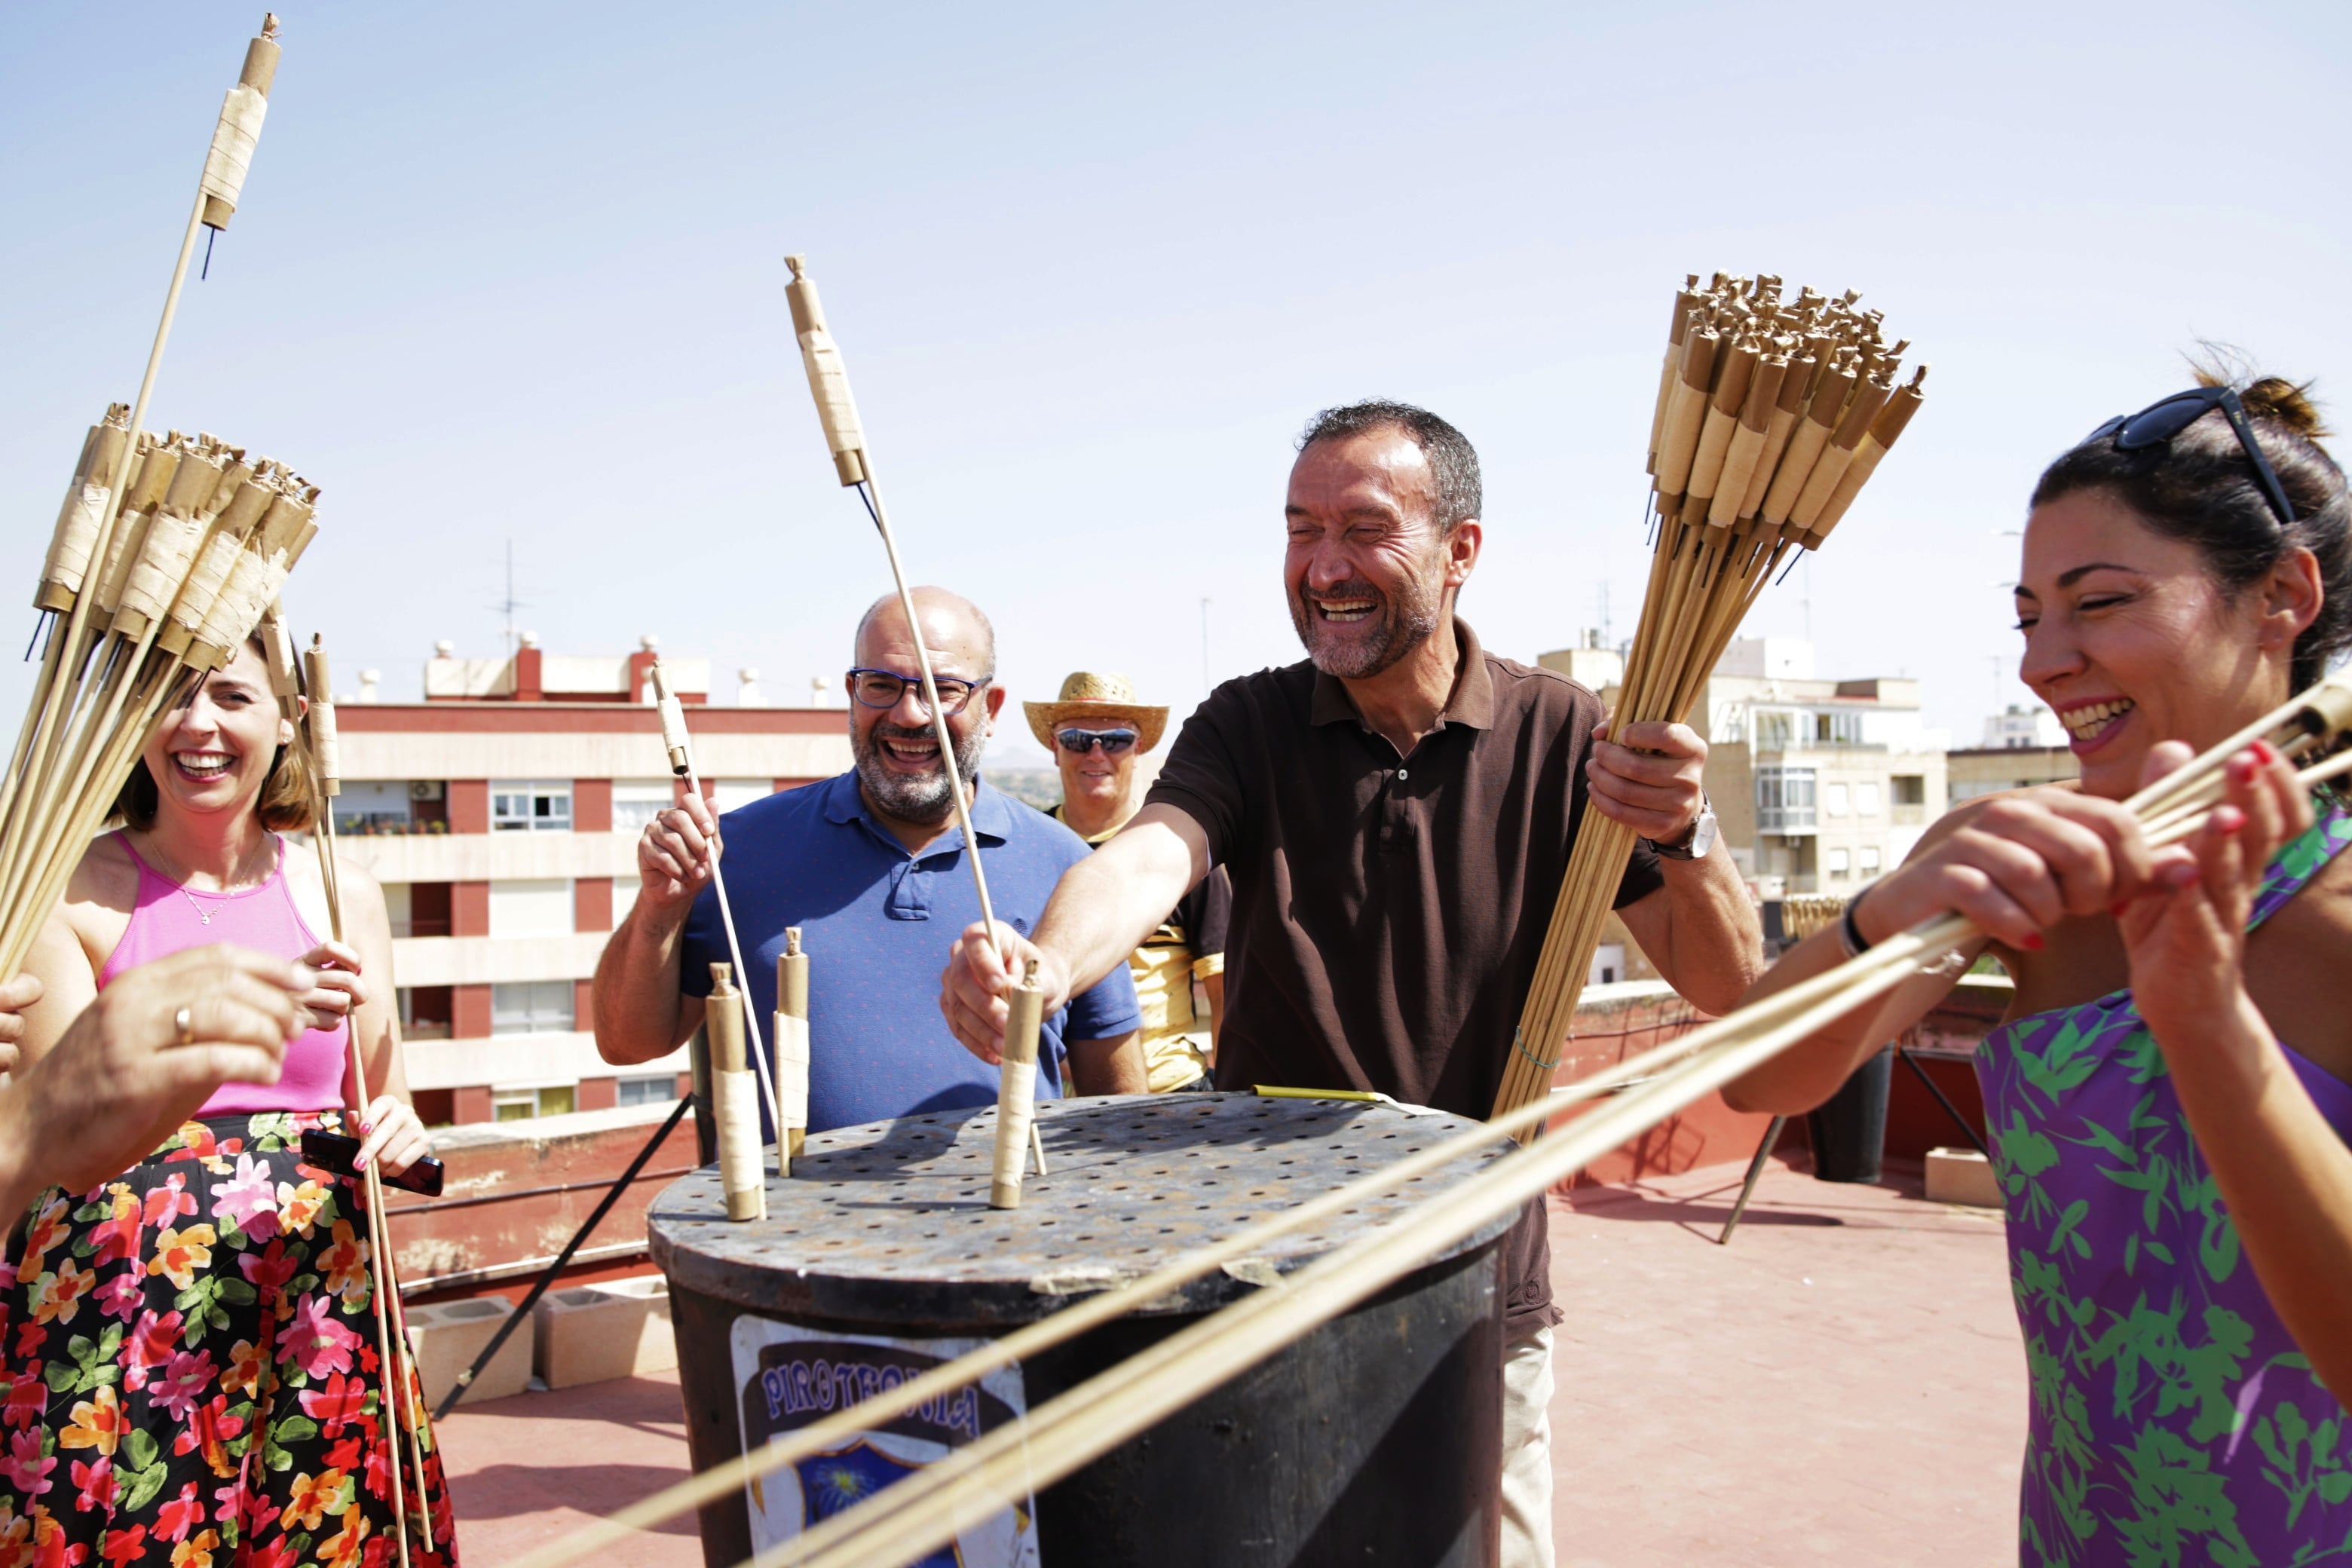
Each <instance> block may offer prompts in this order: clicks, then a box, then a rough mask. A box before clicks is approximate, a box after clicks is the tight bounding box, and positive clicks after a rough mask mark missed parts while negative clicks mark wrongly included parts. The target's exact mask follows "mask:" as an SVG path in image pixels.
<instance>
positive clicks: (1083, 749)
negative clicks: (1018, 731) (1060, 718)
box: [1054, 730, 1135, 757]
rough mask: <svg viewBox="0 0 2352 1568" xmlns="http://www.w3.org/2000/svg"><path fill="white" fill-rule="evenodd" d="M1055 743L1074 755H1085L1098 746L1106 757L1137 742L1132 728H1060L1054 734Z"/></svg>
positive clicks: (1112, 755)
mask: <svg viewBox="0 0 2352 1568" xmlns="http://www.w3.org/2000/svg"><path fill="white" fill-rule="evenodd" d="M1054 742H1055V744H1056V745H1058V746H1060V747H1061V748H1062V750H1064V751H1066V752H1069V753H1070V754H1071V755H1072V756H1077V757H1083V756H1085V755H1086V754H1087V752H1090V751H1092V750H1094V748H1096V747H1097V746H1100V747H1101V748H1102V749H1103V755H1104V756H1106V757H1116V756H1118V755H1119V754H1120V753H1121V752H1125V751H1126V750H1127V749H1128V748H1129V746H1132V745H1134V744H1135V731H1132V730H1060V731H1055V734H1054Z"/></svg>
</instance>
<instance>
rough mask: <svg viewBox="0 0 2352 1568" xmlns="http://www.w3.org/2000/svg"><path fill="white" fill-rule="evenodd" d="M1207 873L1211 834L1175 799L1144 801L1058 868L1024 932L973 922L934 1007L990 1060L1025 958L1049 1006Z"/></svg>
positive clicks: (1125, 950)
mask: <svg viewBox="0 0 2352 1568" xmlns="http://www.w3.org/2000/svg"><path fill="white" fill-rule="evenodd" d="M1208 874H1209V836H1208V835H1207V834H1205V833H1203V832H1202V830H1201V825H1200V824H1199V823H1197V822H1195V821H1193V820H1192V817H1191V816H1187V815H1186V814H1185V813H1183V812H1181V811H1179V810H1177V809H1176V808H1175V807H1174V806H1172V805H1147V806H1145V807H1144V808H1143V809H1142V810H1141V811H1139V812H1138V813H1136V814H1135V817H1134V820H1132V821H1130V822H1129V824H1128V825H1127V826H1125V827H1124V828H1122V829H1120V830H1119V834H1118V837H1116V838H1114V839H1112V840H1111V841H1110V842H1109V843H1108V844H1106V845H1104V846H1103V847H1101V848H1099V849H1097V850H1096V851H1095V852H1094V853H1093V854H1091V855H1089V856H1087V858H1085V859H1083V860H1081V861H1079V862H1078V863H1077V864H1076V865H1075V866H1073V867H1071V868H1069V869H1068V870H1066V871H1065V872H1063V873H1062V879H1061V881H1060V882H1059V883H1057V884H1055V888H1054V896H1053V898H1052V899H1051V900H1048V901H1047V903H1046V905H1045V915H1044V916H1043V917H1042V918H1041V919H1040V920H1039V921H1037V930H1036V932H1035V934H1034V937H1024V936H1022V935H1021V933H1020V932H1018V931H1014V930H1013V928H1012V927H1011V926H1008V925H1006V924H1004V923H1003V921H999V922H998V923H997V926H996V930H995V931H993V932H992V931H989V930H988V929H987V928H986V927H984V926H982V925H981V924H980V923H979V922H977V921H974V922H973V923H972V924H971V926H969V927H967V928H966V929H965V931H964V933H963V935H961V937H959V938H957V939H956V944H955V947H954V948H953V949H952V950H951V951H950V952H949V954H948V966H947V970H946V972H945V973H942V974H941V975H940V1014H941V1015H942V1016H945V1017H946V1019H947V1022H948V1027H949V1028H950V1030H952V1031H953V1032H954V1034H955V1037H956V1038H957V1039H959V1040H961V1041H962V1042H963V1046H964V1048H965V1049H966V1050H968V1051H970V1052H971V1054H972V1055H974V1056H976V1057H978V1058H980V1059H981V1060H982V1061H984V1062H987V1063H989V1064H990V1065H991V1066H993V1065H994V1064H995V1063H996V1062H997V1060H998V1059H999V1058H1001V1057H1002V1055H1003V1044H1004V1015H1005V1002H1004V993H1005V992H1006V991H1007V990H1009V989H1010V988H1011V987H1012V986H1013V984H1014V982H1015V980H1016V979H1017V978H1018V977H1019V976H1020V974H1021V973H1023V971H1024V967H1025V965H1026V964H1027V962H1028V961H1029V960H1030V959H1033V958H1034V959H1035V960H1036V961H1037V983H1038V984H1040V985H1042V986H1043V987H1045V1011H1046V1012H1047V1013H1048V1014H1051V1013H1053V1012H1054V1011H1055V1009H1056V1008H1059V1007H1062V1006H1065V1005H1067V1004H1068V1002H1069V1000H1070V998H1071V997H1073V996H1076V994H1079V993H1080V992H1082V991H1085V990H1087V988H1088V987H1090V986H1092V985H1094V984H1096V983H1097V981H1099V980H1101V979H1102V978H1103V976H1105V975H1107V974H1108V973H1110V972H1111V971H1112V970H1113V969H1116V968H1118V966H1119V965H1120V964H1122V963H1126V962H1127V955H1128V954H1129V953H1130V952H1134V951H1135V949H1136V947H1137V946H1138V944H1139V943H1140V942H1142V941H1143V939H1144V938H1145V937H1147V936H1149V935H1150V934H1151V931H1152V930H1153V928H1154V927H1156V926H1158V925H1159V924H1160V921H1164V920H1166V919H1167V918H1168V911H1169V910H1172V909H1174V908H1175V907H1176V903H1177V900H1180V899H1181V898H1182V897H1183V896H1184V895H1185V894H1186V893H1188V892H1190V891H1192V885H1193V884H1194V883H1195V882H1198V881H1199V880H1200V879H1202V878H1203V877H1205V876H1207V875H1208Z"/></svg>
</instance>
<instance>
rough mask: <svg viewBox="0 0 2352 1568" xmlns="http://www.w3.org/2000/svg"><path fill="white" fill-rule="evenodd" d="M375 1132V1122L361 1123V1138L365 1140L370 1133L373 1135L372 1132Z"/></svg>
mask: <svg viewBox="0 0 2352 1568" xmlns="http://www.w3.org/2000/svg"><path fill="white" fill-rule="evenodd" d="M373 1131H375V1123H374V1122H373V1121H362V1122H361V1123H360V1136H361V1137H362V1138H364V1137H366V1136H367V1135H368V1134H369V1133H371V1132H373Z"/></svg>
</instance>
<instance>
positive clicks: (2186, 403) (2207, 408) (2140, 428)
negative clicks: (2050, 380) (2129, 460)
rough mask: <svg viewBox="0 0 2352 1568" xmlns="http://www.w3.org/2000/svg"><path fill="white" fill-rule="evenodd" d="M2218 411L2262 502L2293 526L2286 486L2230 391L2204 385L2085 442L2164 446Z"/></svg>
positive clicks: (2126, 448) (2133, 448) (2115, 422)
mask: <svg viewBox="0 0 2352 1568" xmlns="http://www.w3.org/2000/svg"><path fill="white" fill-rule="evenodd" d="M2216 408H2218V409H2220V410H2221V415H2222V417H2224V418H2226V419H2227V420H2229V422H2230V428H2231V430H2233V431H2235V432H2236V433H2237V437H2238V445H2239V446H2241V447H2244V448H2245V449H2246V456H2247V457H2248V458H2252V460H2253V465H2254V477H2255V479H2259V480H2260V481H2261V482H2262V487H2263V499H2264V500H2267V501H2269V502H2270V505H2271V510H2272V511H2273V512H2274V513H2276V514H2277V517H2278V520H2279V526H2280V527H2282V528H2284V527H2287V526H2288V525H2290V524H2291V523H2293V522H2294V504H2293V503H2292V502H2290V501H2289V500H2287V499H2286V487H2285V486H2284V485H2282V484H2280V483H2279V477H2278V470H2277V469H2275V468H2272V467H2271V460H2270V459H2269V458H2265V457H2263V449H2262V447H2261V446H2260V445H2259V444H2258V443H2257V442H2256V441H2255V440H2254V432H2253V430H2252V427H2251V426H2248V425H2247V423H2246V405H2244V404H2243V403H2241V402H2240V401H2238V395H2237V394H2236V393H2235V392H2232V391H2231V389H2230V388H2228V387H2226V386H2200V387H2194V388H2192V389H2190V390H2189V391H2187V392H2176V393H2174V394H2173V395H2171V396H2169V397H2160V398H2158V399H2157V400H2156V401H2155V402H2154V403H2151V404H2149V405H2147V407H2145V408H2143V409H2141V410H2140V411H2139V412H2138V413H2137V414H2118V415H2116V416H2115V417H2114V418H2113V419H2110V420H2108V421H2107V422H2106V423H2105V424H2104V425H2102V426H2099V427H2098V428H2097V429H2095V430H2094V431H2092V432H2091V433H2090V434H2089V435H2088V436H2086V437H2084V438H2083V439H2084V443H2085V444H2088V443H2089V442H2092V441H2096V440H2100V439H2102V438H2103V437H2109V436H2112V437H2115V441H2116V450H2117V451H2118V452H2137V451H2141V450H2144V449H2145V448H2147V447H2161V446H2163V445H2164V444H2165V443H2166V442H2168V441H2169V440H2171V439H2172V438H2173V437H2175V436H2178V435H2179V434H2180V433H2181V432H2182V431H2183V430H2186V429H2188V428H2189V426H2191V425H2194V424H2195V423H2196V422H2197V421H2198V420H2200V419H2202V418H2203V417H2204V416H2206V415H2208V414H2210V413H2211V412H2212V411H2213V410H2214V409H2216Z"/></svg>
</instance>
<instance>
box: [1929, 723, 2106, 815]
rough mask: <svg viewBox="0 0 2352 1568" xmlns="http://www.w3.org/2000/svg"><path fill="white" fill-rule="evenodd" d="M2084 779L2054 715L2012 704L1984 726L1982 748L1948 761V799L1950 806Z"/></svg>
mask: <svg viewBox="0 0 2352 1568" xmlns="http://www.w3.org/2000/svg"><path fill="white" fill-rule="evenodd" d="M2082 776H2083V767H2082V764H2081V763H2078V762H2076V761H2075V760H2074V748H2073V747H2072V746H2070V745H2068V744H2067V743H2066V731H2065V729H2064V728H2063V726H2062V725H2061V724H2060V723H2059V722H2058V715H2056V714H2055V713H2053V712H2052V711H2050V710H2049V709H2047V708H2043V707H2041V706H2039V705H2036V706H2034V707H2032V708H2023V707H2019V706H2016V705H2014V704H2012V705H2011V708H2010V710H2009V711H2008V712H2006V713H1996V714H1993V715H1992V716H1991V717H1990V718H1988V719H1987V720H1986V721H1985V727H1984V743H1983V744H1982V745H1980V746H1971V747H1969V748H1968V749H1967V750H1965V751H1957V752H1952V753H1951V754H1950V755H1949V757H1948V758H1947V759H1946V777H1947V779H1948V784H1947V789H1948V804H1950V805H1959V804H1960V803H1961V802H1962V801H1964V800H1973V799H1975V798H1976V797H1977V796H1978V795H1998V794H2000V792H2002V791H2004V790H2012V789H2027V788H2031V787H2032V786H2033V785H2035V784H2063V783H2064V782H2065V781H2067V780H2069V779H2077V778H2080V777H2082Z"/></svg>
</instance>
